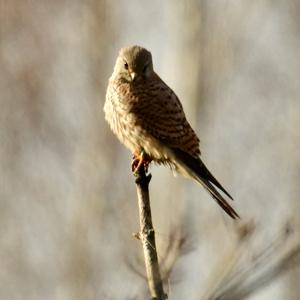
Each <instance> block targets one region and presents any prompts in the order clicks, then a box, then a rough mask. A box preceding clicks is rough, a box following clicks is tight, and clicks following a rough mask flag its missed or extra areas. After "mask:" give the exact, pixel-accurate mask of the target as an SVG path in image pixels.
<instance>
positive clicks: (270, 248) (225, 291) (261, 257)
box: [205, 229, 300, 300]
mask: <svg viewBox="0 0 300 300" xmlns="http://www.w3.org/2000/svg"><path fill="white" fill-rule="evenodd" d="M289 236H290V230H289V229H288V230H285V231H284V232H283V234H281V235H280V236H279V237H278V238H276V239H275V240H273V241H272V242H271V243H270V244H269V245H267V247H265V248H264V249H262V250H261V251H260V253H259V254H258V255H257V256H256V257H255V259H254V260H253V261H252V263H251V264H250V265H249V266H248V267H247V268H242V269H237V266H235V268H234V269H232V270H231V272H229V273H227V274H226V276H225V277H224V278H223V280H222V281H221V282H220V283H219V284H218V285H217V286H216V287H215V290H214V291H213V292H212V293H211V294H210V296H208V297H205V299H209V300H240V299H245V298H247V297H248V296H249V295H251V294H253V293H255V292H257V291H258V290H259V289H261V288H263V287H265V286H266V285H268V284H270V283H271V282H272V281H273V280H275V279H276V278H277V277H278V276H280V275H281V274H283V273H284V272H286V271H288V270H289V269H291V268H292V267H298V266H299V263H300V244H299V243H296V244H295V245H294V246H292V247H290V249H289V250H288V251H284V252H283V251H282V250H283V248H284V247H285V245H286V244H287V238H288V237H289ZM282 252H283V253H282Z"/></svg>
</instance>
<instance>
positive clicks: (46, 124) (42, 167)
mask: <svg viewBox="0 0 300 300" xmlns="http://www.w3.org/2000/svg"><path fill="white" fill-rule="evenodd" d="M299 20H300V2H299V1H297V0H286V1H267V0H264V1H222V0H219V1H209V0H198V1H197V0H193V1H170V0H168V1H158V0H154V1H139V0H130V1H120V0H116V1H96V0H85V1H84V0H63V1H58V0H53V1H46V0H44V1H37V0H31V1H29V0H25V1H24V0H11V1H5V0H0V144H1V146H0V169H1V175H0V207H1V209H0V298H1V299H10V300H17V299H32V300H34V299H45V300H46V299H51V300H68V299H73V300H74V299H78V300H80V299H85V300H92V299H147V297H148V294H147V293H148V292H147V285H146V281H145V278H144V266H143V257H142V249H141V245H140V242H139V241H138V240H136V239H135V238H133V237H132V233H134V232H137V231H138V230H139V222H138V209H137V200H136V193H135V184H134V178H133V176H132V174H131V172H130V161H131V154H130V153H129V152H128V151H127V149H125V148H124V147H123V146H122V145H120V144H119V142H118V141H117V140H116V138H115V137H114V136H113V135H112V133H111V132H110V130H109V127H108V125H107V124H106V123H105V121H104V115H103V111H102V108H103V104H104V100H105V90H106V86H107V81H108V78H109V76H110V74H111V73H112V70H113V65H114V61H115V58H116V56H117V53H118V50H119V48H120V47H122V46H127V45H130V44H138V45H142V46H145V47H146V48H148V49H149V50H151V52H152V55H153V59H154V67H155V70H156V71H157V72H158V73H159V74H160V76H161V77H162V78H163V79H164V80H165V81H166V82H167V83H168V84H169V85H170V86H171V87H172V88H173V89H174V91H175V92H176V93H177V95H178V96H179V98H180V99H181V101H182V103H183V106H184V108H185V112H186V115H187V117H188V119H189V120H190V123H191V124H192V125H193V127H195V129H196V132H197V133H198V135H199V136H200V139H201V150H202V153H203V154H202V158H203V160H204V161H205V162H206V164H207V165H208V167H209V168H210V169H211V171H212V172H213V174H215V176H216V177H217V178H218V179H219V180H220V181H221V182H222V184H223V185H224V186H225V187H226V188H227V189H228V190H229V191H230V193H231V194H232V195H233V196H234V198H235V202H234V207H235V208H236V209H237V210H238V212H239V214H240V215H241V217H242V219H241V221H240V222H233V221H232V220H230V219H229V218H228V217H227V216H226V215H225V214H224V213H223V212H222V210H221V209H220V208H219V207H218V206H217V205H216V204H215V203H214V201H212V199H211V198H210V196H209V195H207V194H206V193H205V191H203V189H202V188H201V187H199V186H198V185H196V184H195V183H194V182H189V181H188V180H186V179H184V178H181V177H176V178H175V177H173V175H172V172H170V170H168V169H166V168H162V167H157V166H152V167H151V169H150V170H151V173H152V175H153V179H152V181H151V187H150V192H151V199H152V208H153V219H154V225H155V229H156V237H157V244H158V252H159V256H160V259H161V261H162V272H163V275H164V276H165V277H167V278H166V280H165V287H166V291H167V292H168V294H169V298H170V299H184V297H185V298H186V297H188V298H189V299H195V300H196V299H197V300H200V299H227V300H229V299H231V300H233V299H236V300H238V299H251V300H259V299H273V300H276V299H288V300H297V299H300V286H299V281H300V273H299V269H298V268H297V266H298V265H299V255H298V254H297V253H298V252H297V247H298V246H297V245H298V241H299V238H300V234H299V225H300V222H299V214H300V206H299V193H300V184H299V182H300V155H299V154H300V152H299V149H300V132H299V130H300V99H299V97H300V80H299V76H300V38H299V37H300V21H299ZM294 250H295V251H294ZM293 251H294V252H293ZM291 253H294V255H291ZM295 253H296V254H295ZM247 270H248V271H247ZM230 280H231V281H230ZM228 291H229V292H228ZM226 293H227V294H226ZM228 293H229V294H228ZM226 295H227V296H226ZM228 295H229V296H228ZM234 295H235V296H234ZM218 297H219V298H218ZM226 297H227V298H226Z"/></svg>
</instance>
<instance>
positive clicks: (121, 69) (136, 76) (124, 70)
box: [114, 46, 154, 82]
mask: <svg viewBox="0 0 300 300" xmlns="http://www.w3.org/2000/svg"><path fill="white" fill-rule="evenodd" d="M153 74H154V71H153V64H152V56H151V53H150V52H149V51H148V50H146V49H145V48H142V47H140V46H130V47H126V48H122V49H121V50H120V52H119V56H118V58H117V61H116V64H115V68H114V75H115V76H118V77H121V78H122V79H125V80H126V81H128V82H137V81H139V80H141V79H144V80H146V79H148V78H150V77H151V76H152V75H153Z"/></svg>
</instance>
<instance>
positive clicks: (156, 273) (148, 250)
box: [135, 165, 167, 300]
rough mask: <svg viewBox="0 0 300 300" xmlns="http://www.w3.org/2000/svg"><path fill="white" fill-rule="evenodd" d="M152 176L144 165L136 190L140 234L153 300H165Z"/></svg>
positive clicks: (137, 180) (139, 172)
mask: <svg viewBox="0 0 300 300" xmlns="http://www.w3.org/2000/svg"><path fill="white" fill-rule="evenodd" d="M150 180H151V174H149V175H147V176H146V172H145V168H144V166H143V165H142V166H141V167H140V168H139V170H138V172H137V179H136V181H135V182H136V188H137V195H138V204H139V216H140V232H139V239H140V240H141V242H142V244H143V250H144V259H145V266H146V272H147V279H148V286H149V290H150V294H151V297H152V299H153V300H154V299H155V300H164V299H167V295H166V294H165V293H164V290H163V283H162V280H161V275H160V270H159V264H158V257H157V252H156V244H155V232H154V229H153V225H152V216H151V207H150V198H149V188H148V186H149V182H150Z"/></svg>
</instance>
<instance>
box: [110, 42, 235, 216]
mask: <svg viewBox="0 0 300 300" xmlns="http://www.w3.org/2000/svg"><path fill="white" fill-rule="evenodd" d="M104 112H105V118H106V120H107V121H108V123H109V125H110V127H111V129H112V131H113V132H114V133H115V134H116V136H117V137H118V138H119V140H120V141H121V143H123V144H124V145H125V146H126V147H128V148H129V149H130V150H131V152H132V153H134V154H135V155H138V154H140V153H142V152H143V153H145V154H146V155H147V157H149V158H150V159H151V160H153V161H155V162H157V163H163V164H169V165H170V166H172V167H174V168H175V169H176V170H177V171H178V172H179V173H181V174H182V175H184V176H186V177H190V178H193V179H195V180H196V181H198V182H199V183H201V184H202V185H203V186H204V187H205V188H206V189H207V190H208V192H209V193H210V194H211V195H212V197H213V198H214V199H215V200H216V201H217V202H218V203H219V204H220V206H221V207H222V208H223V209H224V210H225V211H226V212H227V213H228V214H229V215H230V216H231V217H232V218H236V217H238V214H237V213H236V212H235V211H234V209H233V208H232V207H231V206H230V205H229V204H228V203H227V201H226V200H225V199H224V197H223V196H222V195H221V194H220V193H219V192H218V191H217V189H216V187H217V188H219V189H220V190H221V191H222V192H224V193H225V194H226V195H227V196H228V197H229V198H231V199H232V197H231V196H230V195H229V194H228V193H227V192H226V191H225V189H224V188H223V187H222V186H221V184H220V183H219V182H218V181H217V180H216V179H215V178H214V177H213V175H212V174H211V173H210V172H209V170H208V169H207V168H206V166H205V165H204V164H203V162H202V161H201V159H200V149H199V139H198V137H197V135H196V133H195V132H194V130H193V129H192V127H191V126H190V124H189V123H188V121H187V119H186V117H185V114H184V111H183V107H182V105H181V103H180V101H179V99H178V97H177V96H176V95H175V93H174V92H173V91H172V89H171V88H169V87H168V86H167V84H165V83H164V81H163V80H162V79H161V78H160V77H159V76H158V75H157V74H156V73H155V72H154V70H153V63H152V56H151V53H150V52H149V51H147V50H146V49H145V48H142V47H139V46H131V47H127V48H122V49H121V50H120V52H119V56H118V58H117V61H116V64H115V68H114V72H113V74H112V76H111V78H110V80H109V84H108V88H107V93H106V101H105V105H104Z"/></svg>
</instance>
